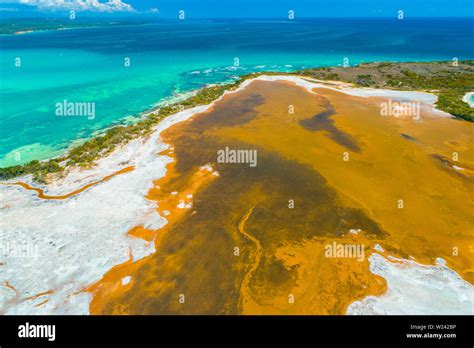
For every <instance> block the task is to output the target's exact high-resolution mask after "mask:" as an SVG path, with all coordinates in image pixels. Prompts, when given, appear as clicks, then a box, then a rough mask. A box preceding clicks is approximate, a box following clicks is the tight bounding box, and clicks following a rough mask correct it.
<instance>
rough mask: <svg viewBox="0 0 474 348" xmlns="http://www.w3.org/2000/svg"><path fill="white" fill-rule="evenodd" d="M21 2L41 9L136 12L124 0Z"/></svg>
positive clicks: (26, 0) (27, 0)
mask: <svg viewBox="0 0 474 348" xmlns="http://www.w3.org/2000/svg"><path fill="white" fill-rule="evenodd" d="M20 3H21V4H25V5H31V6H36V7H38V8H39V9H41V10H74V11H97V12H135V10H134V9H133V7H132V6H131V5H129V4H127V3H125V2H122V0H107V1H105V2H101V1H99V0H20Z"/></svg>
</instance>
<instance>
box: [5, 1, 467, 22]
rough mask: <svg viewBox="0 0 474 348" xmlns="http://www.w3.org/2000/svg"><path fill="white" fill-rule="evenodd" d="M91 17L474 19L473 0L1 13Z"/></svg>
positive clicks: (117, 6) (97, 6) (57, 5)
mask: <svg viewBox="0 0 474 348" xmlns="http://www.w3.org/2000/svg"><path fill="white" fill-rule="evenodd" d="M70 10H75V11H78V12H83V13H87V14H88V15H96V16H107V15H111V14H114V15H118V14H120V15H130V16H140V15H148V16H156V17H158V18H177V17H178V13H179V11H180V10H184V11H185V15H186V17H187V18H287V17H288V11H290V10H292V11H294V15H295V18H298V17H300V18H303V17H394V16H397V13H398V11H399V10H402V11H403V13H404V16H405V18H407V17H410V16H411V17H474V0H0V12H3V14H6V13H11V14H12V15H13V14H15V15H16V16H18V15H22V16H28V15H40V16H58V15H61V14H62V13H64V12H67V11H70Z"/></svg>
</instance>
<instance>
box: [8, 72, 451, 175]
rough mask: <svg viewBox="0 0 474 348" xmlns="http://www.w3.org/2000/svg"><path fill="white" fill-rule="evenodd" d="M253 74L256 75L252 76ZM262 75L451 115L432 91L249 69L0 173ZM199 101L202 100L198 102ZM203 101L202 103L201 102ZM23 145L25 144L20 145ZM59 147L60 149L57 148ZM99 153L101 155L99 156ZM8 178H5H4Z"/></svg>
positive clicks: (61, 157) (67, 150)
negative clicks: (207, 92) (230, 80)
mask: <svg viewBox="0 0 474 348" xmlns="http://www.w3.org/2000/svg"><path fill="white" fill-rule="evenodd" d="M252 76H255V77H252ZM260 78H262V79H264V80H267V81H273V80H275V79H287V80H288V81H291V82H295V81H299V82H295V83H297V84H299V85H301V86H303V87H305V88H307V86H305V84H304V83H302V82H301V80H303V81H307V82H308V83H312V84H313V88H316V87H322V88H328V89H332V90H336V91H340V92H341V91H342V92H344V93H346V94H350V95H353V96H359V97H387V98H390V97H392V98H397V97H398V98H400V99H401V100H403V99H406V100H412V101H420V98H421V99H422V100H421V102H422V103H425V104H428V105H430V106H431V107H433V108H434V109H435V110H436V112H439V113H440V115H443V116H447V117H454V116H452V115H450V114H447V113H446V112H444V111H442V110H440V109H436V108H435V104H436V102H437V101H438V97H437V96H436V95H435V94H434V93H429V92H426V91H422V90H419V91H414V90H398V89H388V88H384V89H382V88H371V87H360V86H355V85H354V84H353V83H348V82H342V81H331V80H319V79H314V78H311V77H309V76H304V75H298V71H295V72H292V73H279V72H262V73H252V74H249V75H244V76H241V77H240V78H239V79H238V80H236V81H235V82H233V83H225V82H223V83H220V84H209V85H206V86H204V87H202V88H199V89H195V90H191V91H188V92H183V93H180V94H179V95H176V96H169V97H166V98H164V99H161V100H160V101H158V102H156V103H155V104H154V105H153V106H152V107H151V108H149V109H147V110H144V111H143V112H141V113H139V114H138V115H136V116H134V115H128V116H124V117H123V118H121V122H120V123H119V124H112V125H110V126H109V127H106V128H104V129H102V130H99V131H96V132H94V133H92V134H91V135H90V136H89V137H86V138H80V139H75V140H73V141H71V144H70V146H68V147H67V148H65V149H64V152H62V153H61V154H59V155H56V156H53V157H48V158H44V159H42V160H31V161H29V162H26V163H23V164H19V165H11V166H5V167H0V177H1V171H2V170H5V169H8V168H14V167H23V166H26V165H28V164H29V163H31V162H32V161H38V162H40V163H47V162H49V161H63V160H66V159H67V157H68V155H69V154H70V153H71V151H73V150H74V149H77V148H78V147H80V146H81V145H83V144H86V143H88V142H90V141H94V139H97V138H100V137H102V136H105V135H106V134H107V132H108V131H111V130H113V129H115V128H117V127H126V126H129V125H134V124H137V123H140V122H143V121H146V120H147V118H149V117H150V116H155V115H157V114H159V113H160V110H161V109H162V108H163V107H175V106H176V105H178V106H179V109H180V111H182V110H183V109H182V108H181V107H182V106H183V104H181V103H184V104H186V103H187V101H188V100H190V99H192V98H193V97H195V96H196V95H197V94H199V93H200V92H202V91H205V90H207V89H208V88H213V87H222V88H224V92H223V93H222V94H220V95H219V97H218V98H216V99H214V100H212V101H211V103H212V102H216V101H218V100H219V98H220V97H222V96H223V95H224V94H225V93H227V92H232V91H236V90H237V89H238V88H240V85H241V84H243V83H246V82H247V81H253V80H256V79H260ZM236 85H237V86H238V87H237V89H235V88H234V87H235V86H236ZM201 105H202V104H201ZM204 105H205V104H204ZM184 110H189V108H185V109H184ZM165 117H169V115H165ZM138 137H140V135H138V136H137V137H134V139H136V138H138ZM23 147H24V146H23ZM14 151H15V150H12V151H10V152H9V154H11V153H13V152H14ZM58 151H60V150H58ZM101 157H102V156H101ZM67 167H68V165H66V167H65V168H64V170H68V169H69V168H67ZM15 177H21V176H15ZM7 180H8V179H7Z"/></svg>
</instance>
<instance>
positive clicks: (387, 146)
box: [0, 63, 474, 314]
mask: <svg viewBox="0 0 474 348" xmlns="http://www.w3.org/2000/svg"><path fill="white" fill-rule="evenodd" d="M378 64H382V63H373V66H374V67H376V66H377V65H378ZM416 64H421V63H416ZM426 64H428V65H429V66H430V68H431V67H432V66H437V65H439V66H443V64H442V63H426ZM431 64H433V65H431ZM445 64H450V63H445ZM462 64H463V65H462V69H464V70H463V71H464V74H465V75H466V76H465V79H464V78H463V79H462V80H469V79H471V78H472V77H469V76H470V75H472V72H471V65H470V64H464V63H462ZM405 68H406V66H403V69H405ZM335 69H338V68H335ZM340 69H349V68H340ZM351 69H352V68H351ZM354 69H357V67H354ZM364 69H365V68H364ZM433 69H434V68H433ZM336 71H339V70H336ZM430 71H431V72H432V73H433V71H434V70H430ZM326 72H327V70H323V69H314V70H311V71H308V72H305V73H293V74H278V73H265V74H251V75H247V76H243V77H241V78H239V79H238V80H237V81H236V82H235V83H233V84H227V85H216V86H209V87H206V88H204V89H202V90H200V91H198V92H197V93H196V94H195V95H194V96H191V97H190V98H188V99H186V100H184V101H180V102H177V103H173V104H169V105H164V106H162V107H160V108H159V109H158V110H156V111H155V112H152V113H151V114H149V115H148V116H147V117H146V118H144V119H143V120H142V121H140V122H138V123H135V124H132V125H127V126H120V127H114V128H111V129H110V130H108V131H107V132H106V133H105V134H104V135H103V136H101V137H98V138H94V139H92V140H90V141H88V142H86V143H84V144H83V145H80V146H79V147H77V148H75V149H73V150H71V151H70V152H69V153H67V154H65V155H64V156H62V157H59V158H56V159H53V160H50V161H44V162H33V163H30V164H27V165H25V166H18V167H10V168H6V169H4V170H3V171H2V175H3V179H2V180H3V182H2V185H0V190H1V195H0V211H1V213H2V219H1V225H0V228H1V230H2V231H4V232H3V233H4V236H5V238H6V240H12V241H17V242H19V243H20V244H19V245H21V246H24V247H25V250H23V249H22V250H17V252H19V253H21V252H28V255H29V257H22V258H19V257H14V255H13V256H12V253H11V250H7V252H5V250H3V254H4V258H3V262H4V264H3V265H1V266H0V277H1V279H2V280H3V284H1V285H0V300H1V301H0V311H1V312H2V313H6V314H26V313H28V314H32V313H38V314H472V308H473V305H474V287H473V285H472V283H473V282H474V272H473V267H472V259H473V257H472V256H473V252H474V251H473V247H472V245H473V238H472V225H473V219H472V214H471V207H472V194H471V192H472V183H473V182H474V153H473V152H472V141H473V139H472V131H473V126H474V125H473V123H472V122H467V120H466V119H462V120H458V119H456V118H455V117H453V116H452V115H451V114H450V113H448V112H446V111H443V110H441V109H440V107H439V104H437V103H439V100H440V99H439V98H440V97H439V96H437V95H436V93H439V92H433V90H431V89H430V90H429V91H423V88H415V87H413V88H407V89H408V91H405V90H400V89H399V88H398V87H397V88H394V89H387V88H371V87H367V86H363V84H361V83H360V81H359V82H358V83H356V84H354V83H350V82H351V81H350V79H351V77H350V76H345V75H341V76H339V75H338V77H335V76H333V75H331V76H326V78H327V79H328V80H323V79H321V77H320V76H319V75H318V74H322V73H326ZM359 72H360V71H358V70H357V71H355V72H354V74H356V75H355V76H357V75H360V74H359ZM334 73H335V72H334ZM392 73H393V72H392ZM311 74H312V75H311ZM364 75H367V74H364ZM433 78H435V77H433ZM373 79H374V80H376V81H378V79H376V78H375V77H374V78H373ZM346 80H347V81H346ZM429 80H430V81H431V79H429ZM379 83H380V82H379ZM364 84H365V83H364ZM466 89H467V87H466ZM437 91H438V90H437ZM463 95H464V94H463ZM461 98H462V96H461ZM401 103H407V105H413V106H414V108H413V109H409V111H410V110H411V111H413V113H407V114H403V113H400V105H402V104H401ZM387 105H389V106H391V108H390V109H389V110H388V112H387V113H384V112H383V110H384V108H385V107H386V106H387ZM443 105H444V104H443ZM226 148H231V149H242V150H252V149H254V150H255V151H257V153H258V162H256V163H258V164H256V165H255V166H251V165H250V164H249V163H235V162H230V163H222V162H219V161H218V160H217V153H218V151H220V150H222V149H226ZM49 166H51V167H49ZM12 168H13V169H12ZM340 246H342V248H340ZM347 246H349V247H350V248H347ZM352 246H353V248H352ZM35 247H36V248H37V249H35ZM331 248H332V249H331ZM328 250H329V251H332V252H328ZM8 251H10V252H8ZM348 253H349V254H348ZM85 260H87V262H85ZM432 299H436V301H432Z"/></svg>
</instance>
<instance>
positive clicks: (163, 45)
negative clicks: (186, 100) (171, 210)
mask: <svg viewBox="0 0 474 348" xmlns="http://www.w3.org/2000/svg"><path fill="white" fill-rule="evenodd" d="M473 28H474V20H473V19H472V18H456V19H448V18H444V19H443V18H441V19H439V18H438V19H422V18H419V19H404V20H397V19H304V20H295V21H277V20H264V19H262V20H184V21H178V20H176V21H172V20H165V21H157V22H153V23H148V24H140V25H127V26H111V27H95V28H80V29H69V30H53V31H40V32H33V33H29V34H22V35H2V36H0V48H1V51H0V52H1V53H0V69H1V70H0V74H1V79H0V102H1V104H0V105H1V109H0V167H5V166H11V165H16V164H22V163H26V162H28V161H30V160H33V159H39V160H41V159H46V158H49V157H52V156H57V155H59V154H61V153H63V152H65V151H66V150H67V149H68V148H70V147H71V146H74V144H77V143H79V142H81V141H84V140H85V139H88V138H90V137H91V136H94V135H96V134H99V133H100V132H102V131H103V130H104V129H107V128H108V127H111V126H113V125H115V124H120V123H125V122H130V121H131V120H133V118H134V117H137V116H138V115H139V114H140V113H142V112H145V111H147V110H150V109H151V108H153V107H154V106H155V105H156V104H157V103H159V102H160V101H163V100H168V99H170V98H174V97H178V96H180V95H182V94H183V93H186V92H189V91H192V90H196V89H198V88H201V87H203V86H205V85H206V84H210V83H221V82H229V81H232V80H233V79H235V78H236V77H237V76H239V75H243V74H247V73H250V72H254V71H268V70H272V71H285V72H286V71H292V70H296V69H302V68H308V67H318V66H333V65H341V64H342V63H343V60H344V58H347V59H348V63H349V65H354V64H358V63H361V62H372V61H433V60H452V59H453V58H458V59H459V60H463V59H473V58H474V30H473ZM18 58H19V59H18ZM19 63H20V64H19ZM18 65H19V66H18ZM65 102H68V103H93V104H94V110H95V113H94V117H80V116H74V117H58V115H57V113H56V105H57V104H58V103H62V104H64V103H65Z"/></svg>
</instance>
